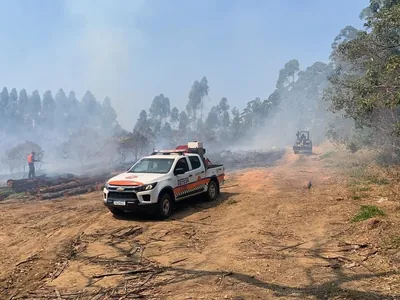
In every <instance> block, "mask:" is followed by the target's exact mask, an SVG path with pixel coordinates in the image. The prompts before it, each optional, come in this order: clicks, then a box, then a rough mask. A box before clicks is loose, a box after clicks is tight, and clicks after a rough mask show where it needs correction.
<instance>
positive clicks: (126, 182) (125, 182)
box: [108, 180, 143, 186]
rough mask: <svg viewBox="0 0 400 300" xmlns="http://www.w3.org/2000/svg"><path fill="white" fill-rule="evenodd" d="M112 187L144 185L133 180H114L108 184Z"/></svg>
mask: <svg viewBox="0 0 400 300" xmlns="http://www.w3.org/2000/svg"><path fill="white" fill-rule="evenodd" d="M108 183H109V184H111V185H125V186H137V185H143V183H141V182H138V181H131V180H113V181H109V182H108Z"/></svg>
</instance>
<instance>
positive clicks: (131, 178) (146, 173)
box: [103, 150, 225, 219]
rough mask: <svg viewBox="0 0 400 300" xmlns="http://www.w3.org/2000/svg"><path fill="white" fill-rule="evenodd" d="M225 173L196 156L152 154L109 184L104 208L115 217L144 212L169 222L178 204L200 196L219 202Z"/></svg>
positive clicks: (192, 154) (191, 154) (182, 153)
mask: <svg viewBox="0 0 400 300" xmlns="http://www.w3.org/2000/svg"><path fill="white" fill-rule="evenodd" d="M224 172H225V169H224V166H223V165H207V166H206V165H205V163H204V161H203V159H202V157H201V156H200V155H199V154H196V153H186V152H184V151H178V150H176V151H164V152H157V153H153V154H152V155H150V156H147V157H143V158H142V159H140V160H139V161H138V162H137V163H135V164H134V165H133V166H132V167H131V168H130V169H129V170H128V171H127V172H125V173H122V174H119V175H117V176H115V177H113V178H111V179H110V180H108V181H107V183H106V185H105V188H104V195H103V201H104V205H105V206H107V207H108V208H109V210H110V211H111V212H112V213H113V214H114V215H120V214H122V213H124V212H126V211H128V212H133V211H141V210H144V211H148V212H152V213H156V214H157V215H158V216H159V217H160V218H162V219H166V218H168V217H169V216H170V215H171V213H172V209H173V206H174V204H175V202H177V201H181V200H183V199H186V198H189V197H192V196H195V195H199V194H205V196H206V198H207V199H208V200H214V199H216V198H217V196H218V195H219V192H220V187H221V185H223V184H224V176H225V174H224Z"/></svg>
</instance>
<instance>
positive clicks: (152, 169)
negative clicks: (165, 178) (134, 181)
mask: <svg viewBox="0 0 400 300" xmlns="http://www.w3.org/2000/svg"><path fill="white" fill-rule="evenodd" d="M173 163H174V159H169V158H143V159H141V160H139V161H138V162H137V163H136V164H135V165H133V167H132V168H130V170H129V171H128V173H159V174H166V173H168V172H169V170H170V169H171V166H172V164H173Z"/></svg>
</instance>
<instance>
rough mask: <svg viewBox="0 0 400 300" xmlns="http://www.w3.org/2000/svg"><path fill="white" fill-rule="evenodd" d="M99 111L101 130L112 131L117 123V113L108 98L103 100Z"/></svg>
mask: <svg viewBox="0 0 400 300" xmlns="http://www.w3.org/2000/svg"><path fill="white" fill-rule="evenodd" d="M101 109H102V119H103V128H108V129H112V128H113V126H114V125H115V123H116V121H117V113H116V112H115V109H114V108H113V107H112V105H111V99H110V98H109V97H105V98H104V101H103V104H102V106H101Z"/></svg>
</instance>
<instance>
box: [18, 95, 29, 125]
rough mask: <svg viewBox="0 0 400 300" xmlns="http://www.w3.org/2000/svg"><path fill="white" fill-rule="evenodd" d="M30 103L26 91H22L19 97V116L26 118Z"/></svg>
mask: <svg viewBox="0 0 400 300" xmlns="http://www.w3.org/2000/svg"><path fill="white" fill-rule="evenodd" d="M28 101H29V100H28V94H27V92H26V90H25V89H22V90H21V91H20V92H19V97H18V111H19V114H20V115H21V116H23V117H24V118H25V115H26V113H27V107H28Z"/></svg>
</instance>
